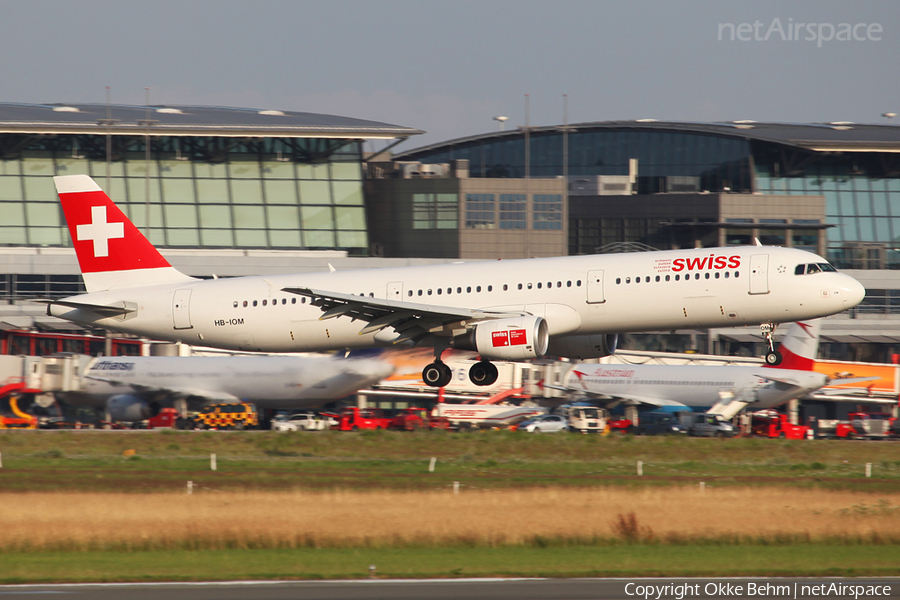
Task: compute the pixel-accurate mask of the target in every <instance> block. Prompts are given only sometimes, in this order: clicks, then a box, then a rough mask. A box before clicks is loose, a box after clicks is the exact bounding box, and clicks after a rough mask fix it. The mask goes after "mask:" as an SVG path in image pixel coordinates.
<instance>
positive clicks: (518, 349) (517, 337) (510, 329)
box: [453, 315, 550, 360]
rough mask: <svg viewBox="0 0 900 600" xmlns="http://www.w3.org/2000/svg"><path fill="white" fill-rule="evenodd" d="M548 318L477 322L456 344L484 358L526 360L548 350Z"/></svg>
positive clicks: (542, 354)
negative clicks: (546, 319)
mask: <svg viewBox="0 0 900 600" xmlns="http://www.w3.org/2000/svg"><path fill="white" fill-rule="evenodd" d="M549 343H550V333H549V328H548V327H547V321H545V320H544V319H543V318H542V317H534V316H531V315H528V316H524V317H510V318H507V319H497V320H495V321H485V322H483V323H478V324H477V325H476V326H475V327H474V328H473V329H472V330H471V331H469V332H468V333H467V334H466V335H462V336H458V337H456V338H454V339H453V347H454V348H459V349H462V350H474V351H475V352H478V354H480V355H481V358H482V359H483V360H524V359H528V358H540V357H541V356H544V354H546V353H547V346H548V345H549Z"/></svg>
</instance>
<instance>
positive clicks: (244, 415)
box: [189, 402, 259, 429]
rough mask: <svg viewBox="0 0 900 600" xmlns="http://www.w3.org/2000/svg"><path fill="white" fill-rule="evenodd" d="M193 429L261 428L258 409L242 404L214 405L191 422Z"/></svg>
mask: <svg viewBox="0 0 900 600" xmlns="http://www.w3.org/2000/svg"><path fill="white" fill-rule="evenodd" d="M189 421H190V425H191V427H190V428H191V429H255V428H256V427H258V426H259V415H258V414H257V412H256V407H255V406H254V405H252V404H249V403H247V402H241V403H240V404H213V405H211V406H209V407H207V408H206V409H205V410H203V411H202V412H199V413H197V414H196V415H194V416H193V417H192V418H191V419H190V420H189Z"/></svg>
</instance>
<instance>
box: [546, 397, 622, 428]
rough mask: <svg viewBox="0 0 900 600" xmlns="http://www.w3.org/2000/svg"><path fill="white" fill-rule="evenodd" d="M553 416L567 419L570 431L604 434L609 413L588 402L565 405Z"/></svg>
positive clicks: (555, 410) (558, 408)
mask: <svg viewBox="0 0 900 600" xmlns="http://www.w3.org/2000/svg"><path fill="white" fill-rule="evenodd" d="M553 414H557V415H560V416H562V417H564V418H565V419H566V422H567V423H568V425H569V430H570V431H577V432H580V433H602V432H603V430H605V429H606V425H607V421H608V419H609V411H608V410H606V409H605V408H597V407H596V406H594V405H593V404H590V403H587V402H573V403H572V404H563V405H560V406H557V407H556V408H555V409H553Z"/></svg>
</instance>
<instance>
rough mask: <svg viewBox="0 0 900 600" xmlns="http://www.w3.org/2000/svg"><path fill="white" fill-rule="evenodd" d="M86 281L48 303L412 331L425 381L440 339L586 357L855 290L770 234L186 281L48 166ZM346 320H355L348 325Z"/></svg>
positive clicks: (252, 341) (308, 330)
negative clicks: (706, 243)
mask: <svg viewBox="0 0 900 600" xmlns="http://www.w3.org/2000/svg"><path fill="white" fill-rule="evenodd" d="M54 180H55V182H56V188H57V191H58V192H59V196H60V200H61V202H62V207H63V211H64V212H65V216H66V221H67V222H68V226H69V231H70V233H71V235H72V240H73V244H74V247H75V251H76V253H77V255H78V261H79V264H80V266H81V271H82V274H83V277H84V282H85V286H86V287H87V291H88V293H86V294H82V295H78V296H71V297H68V298H64V299H61V300H54V301H48V307H47V312H48V314H50V315H53V316H57V317H60V318H63V319H68V320H70V321H75V322H77V323H81V324H84V325H86V326H89V327H102V328H105V329H112V330H116V331H121V332H125V333H131V334H135V335H140V336H145V337H149V338H153V339H159V340H170V341H181V342H185V343H194V344H202V345H205V346H212V347H217V348H228V349H236V350H255V351H266V352H294V351H323V350H334V349H344V348H367V347H374V346H392V345H396V344H417V345H424V346H429V347H433V348H434V355H435V360H434V362H432V363H430V364H429V365H427V366H426V367H425V368H424V369H423V371H422V377H423V379H424V380H425V382H426V383H427V384H428V385H432V386H438V387H440V386H443V385H446V383H447V382H448V381H449V380H450V379H451V377H452V373H451V372H450V369H449V368H448V367H447V366H446V365H445V364H444V363H443V362H441V354H442V352H443V351H444V350H446V349H447V348H451V347H452V348H460V349H465V350H474V351H476V352H478V354H479V355H480V356H481V359H482V360H480V361H479V362H478V363H476V364H475V365H473V366H472V367H471V369H470V371H469V377H470V379H471V380H472V381H473V382H475V383H478V384H480V385H490V384H491V383H493V382H494V381H496V378H497V369H496V367H495V366H494V365H493V364H492V363H491V362H490V361H492V360H523V359H530V358H537V357H541V356H544V355H547V354H549V355H551V356H565V357H569V358H593V357H599V356H605V355H608V354H611V353H612V352H614V351H615V347H616V342H617V334H619V333H622V332H638V331H660V330H672V329H684V328H706V327H722V326H738V325H752V324H763V327H764V329H763V331H764V332H765V333H766V334H767V339H769V342H770V344H769V350H770V352H769V355H768V356H767V360H768V361H769V362H771V363H773V364H775V363H777V362H779V360H780V357H779V355H778V354H777V353H776V352H775V351H774V348H773V346H772V344H771V330H772V329H773V328H774V326H775V325H776V324H778V323H782V322H787V321H793V320H797V319H810V318H815V317H821V316H826V315H830V314H834V313H837V312H841V311H843V310H846V309H848V308H851V307H853V306H856V305H857V304H859V303H860V302H861V301H862V299H863V296H864V295H865V289H864V288H863V287H862V285H860V284H859V282H857V281H856V280H854V279H853V278H851V277H849V276H847V275H844V274H841V273H838V272H836V271H835V269H834V268H833V267H832V266H831V265H830V264H829V263H828V262H827V261H826V260H825V259H824V258H822V257H820V256H817V255H815V254H811V253H809V252H805V251H802V250H796V249H791V248H776V247H759V246H749V247H736V248H707V249H697V250H672V251H665V252H640V253H631V254H608V255H599V256H565V257H557V258H535V259H524V260H509V261H506V260H504V261H480V262H472V263H457V264H444V265H431V266H424V267H401V268H384V269H363V270H355V271H343V272H336V271H332V272H329V273H306V274H299V275H278V276H259V277H235V278H227V279H216V280H198V279H194V278H192V277H188V276H187V275H184V274H183V273H181V272H179V271H177V270H176V269H175V268H173V267H172V266H171V265H170V264H169V263H168V262H167V261H166V260H165V258H163V256H162V255H161V254H160V253H159V252H158V251H157V250H156V248H154V247H153V245H151V244H150V242H149V241H147V239H146V238H145V237H144V236H143V235H141V233H140V232H139V231H138V230H137V228H136V227H135V226H134V225H133V224H132V223H131V222H130V221H129V220H128V218H127V217H126V216H125V215H124V214H123V213H122V212H121V211H120V210H119V208H118V207H116V205H115V204H114V203H113V202H112V201H111V200H110V199H109V197H108V196H107V195H106V194H105V193H104V192H103V191H102V190H101V189H100V187H99V186H98V185H97V184H96V183H95V182H94V181H93V180H92V179H91V178H90V177H88V176H87V175H69V176H64V177H55V178H54ZM358 321H362V323H359V322H358Z"/></svg>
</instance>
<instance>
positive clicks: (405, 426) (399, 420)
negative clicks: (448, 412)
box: [391, 407, 450, 431]
mask: <svg viewBox="0 0 900 600" xmlns="http://www.w3.org/2000/svg"><path fill="white" fill-rule="evenodd" d="M391 429H399V430H401V431H416V430H418V429H450V420H449V419H445V418H444V417H432V416H430V415H429V414H428V411H427V410H425V409H424V408H417V407H410V408H406V409H404V410H403V412H401V413H400V414H398V415H397V416H396V417H394V418H393V419H392V420H391Z"/></svg>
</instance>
